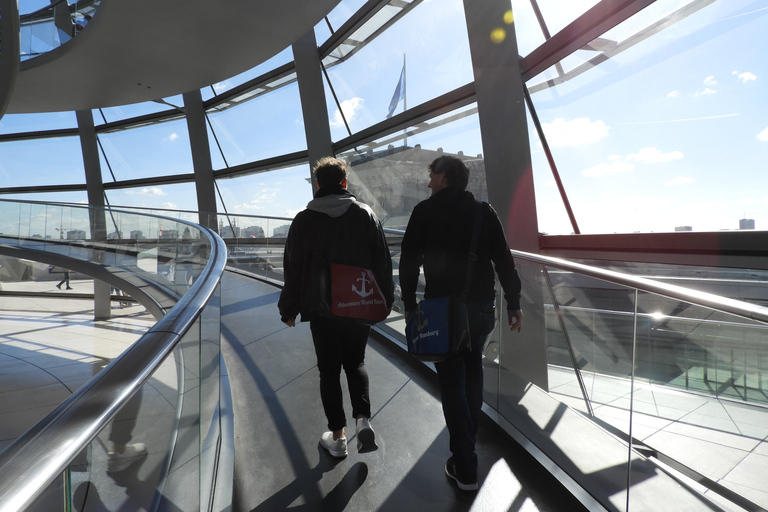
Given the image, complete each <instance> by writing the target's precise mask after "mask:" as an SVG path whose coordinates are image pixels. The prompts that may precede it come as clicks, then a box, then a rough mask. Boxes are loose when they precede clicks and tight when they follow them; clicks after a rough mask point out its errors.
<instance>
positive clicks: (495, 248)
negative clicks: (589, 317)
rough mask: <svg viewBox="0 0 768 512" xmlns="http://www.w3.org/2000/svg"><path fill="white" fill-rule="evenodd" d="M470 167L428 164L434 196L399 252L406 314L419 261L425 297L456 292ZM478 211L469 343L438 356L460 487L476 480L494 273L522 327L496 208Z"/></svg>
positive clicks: (464, 247)
mask: <svg viewBox="0 0 768 512" xmlns="http://www.w3.org/2000/svg"><path fill="white" fill-rule="evenodd" d="M468 183H469V169H468V168H467V167H466V165H464V162H462V161H461V160H459V159H458V158H455V157H452V156H441V157H439V158H437V159H435V160H434V161H433V162H432V163H431V164H430V165H429V184H428V187H429V188H430V189H432V194H431V196H430V197H429V198H428V199H426V200H424V201H422V202H420V203H419V204H417V205H416V207H415V208H414V209H413V213H412V214H411V217H410V219H409V221H408V227H407V228H406V231H405V236H404V237H403V243H402V253H401V255H400V286H401V288H402V292H403V304H404V307H405V315H406V321H407V319H408V318H410V315H411V314H412V312H413V311H414V310H415V309H416V287H417V284H418V279H419V268H420V267H423V268H424V278H425V281H426V286H425V289H424V298H426V299H429V298H434V297H444V296H448V295H453V294H461V292H462V289H463V287H464V284H465V277H466V274H467V267H468V262H469V248H470V243H471V238H472V229H473V226H474V216H475V211H476V208H475V205H476V203H477V201H476V200H475V198H474V196H473V195H472V193H471V192H469V191H467V190H466V188H467V184H468ZM480 211H482V218H481V221H480V222H481V223H480V234H479V240H478V244H477V250H476V256H477V260H476V261H475V263H474V268H473V274H472V283H471V286H470V289H469V295H468V297H467V311H468V318H469V332H470V340H471V345H472V350H471V352H469V353H465V354H462V355H460V356H458V357H456V358H454V359H451V360H448V361H445V362H438V363H435V369H436V370H437V376H438V381H439V383H440V398H441V401H442V404H443V414H444V416H445V423H446V426H447V427H448V433H449V436H450V451H451V453H452V456H451V457H450V458H449V459H448V461H447V462H446V464H445V474H446V475H447V476H448V477H449V478H451V479H452V480H454V481H455V482H456V484H457V485H458V487H459V488H460V489H462V490H466V491H472V490H476V489H477V488H478V484H477V454H476V453H475V439H476V436H477V430H478V426H479V422H480V412H481V407H482V405H483V362H482V354H483V346H484V345H485V342H486V340H487V339H488V336H489V335H490V333H491V331H492V330H493V327H494V324H495V304H494V301H495V297H496V291H495V289H494V287H495V276H494V269H495V272H496V274H498V276H499V280H500V282H501V286H502V288H503V289H504V298H505V301H506V303H507V308H506V309H507V316H508V319H509V327H510V329H512V330H513V331H518V332H520V329H521V327H522V324H523V312H522V310H521V309H520V291H521V283H520V278H519V276H518V275H517V270H516V269H515V262H514V260H513V258H512V255H511V253H510V251H509V245H508V244H507V239H506V236H505V235H504V229H503V227H502V225H501V222H500V220H499V217H498V215H497V214H496V211H495V210H494V209H493V207H492V206H491V205H489V204H488V203H482V208H481V210H480Z"/></svg>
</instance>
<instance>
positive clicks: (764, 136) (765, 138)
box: [757, 128, 768, 142]
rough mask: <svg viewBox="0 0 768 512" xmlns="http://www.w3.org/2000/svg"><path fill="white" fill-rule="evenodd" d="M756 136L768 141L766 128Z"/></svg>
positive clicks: (767, 129)
mask: <svg viewBox="0 0 768 512" xmlns="http://www.w3.org/2000/svg"><path fill="white" fill-rule="evenodd" d="M757 138H758V139H760V140H762V141H763V142H768V128H766V129H765V130H763V131H761V132H760V133H758V134H757Z"/></svg>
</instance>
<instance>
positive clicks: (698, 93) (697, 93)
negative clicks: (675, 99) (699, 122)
mask: <svg viewBox="0 0 768 512" xmlns="http://www.w3.org/2000/svg"><path fill="white" fill-rule="evenodd" d="M716 93H717V91H714V90H712V89H710V88H709V87H707V88H706V89H704V90H703V91H697V92H695V93H693V95H694V96H695V97H697V98H698V97H699V96H706V95H708V94H716Z"/></svg>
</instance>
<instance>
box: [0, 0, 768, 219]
mask: <svg viewBox="0 0 768 512" xmlns="http://www.w3.org/2000/svg"><path fill="white" fill-rule="evenodd" d="M37 3H38V4H40V6H42V5H46V4H47V2H37ZM360 3H361V2H360V1H359V0H356V1H352V2H346V1H345V2H342V4H340V6H339V8H338V9H337V11H335V12H334V13H332V15H331V19H332V23H333V24H334V25H335V26H336V27H338V25H339V24H340V23H341V21H342V20H343V19H344V17H345V16H346V15H347V13H348V12H351V11H352V10H353V9H355V8H357V6H359V4H360ZM596 3H597V1H596V0H588V1H581V0H571V1H569V2H561V1H557V0H539V5H540V6H541V10H542V12H543V14H544V16H545V18H546V20H547V24H548V26H549V27H550V31H551V32H552V33H554V32H556V31H557V30H559V29H561V28H562V27H564V26H566V25H567V24H568V23H570V22H571V21H572V20H573V19H575V18H576V17H577V16H578V15H580V14H581V13H583V12H584V11H585V10H587V9H588V8H589V7H592V6H593V5H595V4H596ZM32 4H33V3H32V2H24V1H22V2H21V4H20V9H21V10H22V12H28V11H30V10H34V9H31V8H29V6H30V5H32ZM513 5H514V12H515V25H514V26H515V30H517V35H518V41H519V47H520V51H521V53H522V54H527V53H528V52H530V51H531V50H532V49H533V48H535V47H536V45H538V44H540V43H541V42H542V41H543V36H542V35H541V31H540V29H539V27H538V25H537V24H536V22H535V19H533V15H532V11H531V9H530V6H529V3H528V2H527V0H519V1H518V0H515V1H514V2H513ZM691 5H694V3H693V2H691V1H690V0H667V1H665V0H658V1H657V2H655V3H654V4H653V5H652V6H651V7H649V8H647V9H645V10H644V11H642V12H641V13H640V15H638V16H636V17H634V18H633V19H631V20H629V21H628V22H626V23H624V24H623V25H621V26H619V27H617V28H615V29H613V30H612V31H610V32H609V33H607V34H605V35H604V36H603V38H604V39H606V40H609V41H614V42H622V41H624V40H626V39H627V38H628V37H630V36H632V35H633V34H636V33H638V31H640V30H642V29H643V28H645V27H647V26H649V25H651V24H652V23H654V22H656V21H657V20H659V19H662V18H663V17H664V16H667V15H668V14H670V13H672V12H675V11H676V10H677V9H679V8H682V7H684V6H689V7H690V6H691ZM337 14H338V15H337ZM767 15H768V6H766V5H765V2H764V1H749V0H727V1H726V0H720V1H718V2H714V3H712V4H711V5H709V6H706V7H704V8H702V9H701V10H699V11H697V12H694V13H693V14H691V15H690V16H688V17H687V18H685V19H683V20H682V21H680V22H678V23H676V24H672V25H671V26H670V27H668V28H666V29H665V30H663V31H661V32H660V33H658V34H656V35H653V36H651V37H649V38H648V39H645V40H642V41H640V42H638V43H637V44H636V45H634V46H631V47H629V48H628V49H626V50H624V51H622V52H621V53H618V54H616V55H613V56H611V58H610V59H608V61H606V62H604V63H602V64H600V65H599V66H597V67H596V68H593V69H590V70H588V71H586V72H585V73H583V74H581V75H579V76H576V77H574V78H572V79H570V80H569V81H567V82H566V83H564V84H562V85H559V86H557V87H555V88H550V89H544V90H540V91H538V92H535V93H534V94H533V100H534V104H535V105H536V109H537V113H538V115H539V117H540V120H541V121H542V123H543V126H544V130H545V133H546V134H547V137H548V141H549V144H550V146H551V149H552V151H553V154H554V157H555V161H556V164H557V166H558V170H559V172H560V175H561V178H562V180H563V183H564V185H565V188H566V191H567V193H568V195H569V199H570V201H571V205H572V207H573V210H574V213H575V215H576V217H577V220H578V222H579V226H580V228H581V231H582V232H583V233H601V232H603V233H611V232H632V231H645V232H647V231H671V230H673V229H674V228H675V227H676V226H683V225H689V226H692V228H693V229H694V230H695V231H705V230H719V229H736V228H738V221H739V219H741V218H743V217H748V218H753V219H755V223H756V226H757V229H768V187H766V186H765V184H764V183H765V181H766V180H765V179H764V178H763V177H762V175H763V174H764V172H763V169H762V168H763V167H764V165H765V164H764V163H763V162H764V160H765V157H766V156H768V102H766V100H765V98H766V92H768V89H767V88H766V78H768V59H765V58H764V56H763V49H764V48H766V47H768V44H766V43H767V42H766V41H765V39H766V34H768V16H767ZM499 24H500V27H504V26H505V25H504V22H503V20H500V23H499ZM326 32H327V31H326ZM317 33H318V34H319V41H318V43H319V44H321V43H322V38H323V37H325V36H324V35H323V29H322V28H319V29H318V31H317ZM403 54H406V59H407V101H408V106H409V107H412V106H414V105H417V104H419V103H422V102H424V101H427V100H429V99H431V98H432V97H434V96H436V95H439V94H442V93H445V92H448V91H450V90H453V89H455V88H457V87H460V86H462V85H464V84H466V83H468V82H470V81H471V80H472V68H471V60H470V56H469V47H468V44H467V41H466V34H465V28H464V20H463V5H462V2H461V0H440V1H439V2H438V1H437V0H431V1H430V0H426V1H424V2H422V3H421V4H420V5H419V6H418V7H416V8H415V9H413V11H412V12H411V13H410V14H409V15H408V16H406V17H405V18H404V19H403V20H401V21H399V22H398V23H397V24H395V26H394V27H392V28H391V29H390V30H388V31H387V32H386V33H385V34H384V35H383V36H381V37H379V38H378V39H377V40H375V41H373V42H372V43H370V44H369V45H368V46H367V47H366V48H364V49H363V50H361V51H360V52H359V54H358V55H357V56H356V57H354V58H352V59H350V61H348V62H346V63H344V64H341V65H339V66H336V67H333V68H331V69H329V75H330V77H331V81H332V82H333V85H334V89H335V91H336V94H337V95H338V97H339V100H340V101H341V104H342V109H343V110H344V112H345V114H346V116H347V120H348V122H349V123H350V125H351V127H352V130H353V131H358V130H361V129H363V128H366V127H368V126H371V125H373V124H375V123H377V122H380V121H382V120H383V119H384V118H385V116H386V113H387V107H388V105H389V101H390V99H391V97H392V93H393V92H394V89H395V86H396V85H397V81H398V78H399V75H400V71H401V69H402V65H403ZM592 56H594V52H587V51H579V52H577V53H576V54H574V55H572V56H570V57H569V58H567V59H566V60H565V61H564V63H563V65H564V68H565V69H566V71H568V70H571V69H573V68H575V67H577V66H579V65H581V64H582V63H584V62H585V61H586V60H587V59H589V58H591V57H592ZM286 59H290V52H288V55H287V56H286V55H285V54H284V55H282V56H280V57H279V60H281V61H284V60H286ZM259 72H261V71H259ZM257 74H258V73H253V75H254V76H255V75H257ZM554 76H555V75H554V73H553V72H552V70H549V71H547V72H545V73H544V74H542V75H540V76H538V77H535V78H534V79H533V80H531V81H530V82H529V83H528V86H529V87H532V86H535V84H538V83H540V82H542V81H544V80H545V79H548V78H553V77H554ZM237 83H238V82H237V80H236V79H233V80H231V81H224V82H222V83H220V84H215V88H216V89H217V90H223V89H227V88H230V87H233V86H234V85H236V84H237ZM270 96H271V95H267V96H265V97H264V99H263V100H257V101H256V102H253V106H251V107H247V108H246V107H242V106H241V107H239V108H235V109H232V111H231V112H232V113H231V114H222V115H221V116H220V117H221V121H220V122H218V121H217V120H214V121H212V122H213V123H214V127H215V128H216V130H217V136H218V137H219V139H220V142H221V143H222V146H223V147H224V148H225V149H224V150H225V153H226V156H227V161H228V163H229V165H230V166H231V165H238V164H239V163H243V162H245V161H250V160H254V159H258V158H266V157H269V156H277V155H278V154H280V153H282V152H288V151H292V150H296V148H301V147H303V146H304V145H305V142H304V141H303V124H302V119H301V111H300V105H299V102H298V91H297V90H296V88H295V86H292V87H291V86H289V87H288V88H284V89H283V90H282V92H280V93H279V94H275V95H274V96H273V97H272V98H271V99H270ZM278 97H279V98H278ZM327 97H328V116H329V122H330V123H331V127H332V136H333V138H334V140H339V139H341V138H343V137H345V136H346V129H345V128H344V126H343V123H341V122H340V115H339V113H338V109H337V107H336V105H335V103H334V102H333V99H332V97H331V96H330V94H328V95H327ZM179 101H180V100H179ZM140 108H141V107H140V106H136V107H131V106H128V107H124V108H123V109H122V110H125V111H126V112H131V111H132V110H134V109H140ZM152 108H157V106H156V105H153V106H152ZM402 108H403V105H402V103H401V104H400V105H399V106H398V109H397V111H396V112H400V111H402ZM239 109H241V110H240V111H239V113H238V110H239ZM255 112H259V115H255ZM52 116H59V117H61V120H57V121H56V122H61V123H63V124H65V125H66V124H67V123H70V122H71V120H70V118H74V116H73V115H71V114H61V115H56V114H51V115H48V117H47V118H46V119H47V121H46V122H49V121H48V120H50V119H52ZM67 116H69V117H67ZM28 123H29V120H28V119H25V118H24V116H6V117H5V118H4V119H3V120H2V123H0V128H2V129H3V130H4V131H23V130H21V129H19V128H17V126H21V125H26V124H28ZM43 124H45V123H43ZM42 128H43V127H40V128H35V129H42ZM142 130H146V131H145V132H143V133H137V134H136V136H134V135H130V134H124V135H116V136H114V137H113V138H114V142H113V141H107V145H108V146H110V145H111V147H110V148H109V151H111V153H109V154H111V155H112V156H111V157H110V163H111V164H112V165H113V167H114V168H115V174H116V176H117V178H118V179H126V178H127V176H129V175H133V176H143V175H155V174H168V173H173V172H183V170H180V165H181V167H184V166H185V165H188V162H189V158H188V156H183V155H184V154H185V153H186V152H188V146H189V142H188V140H187V139H186V133H185V130H184V127H183V126H182V125H181V124H180V123H164V124H162V125H159V126H157V127H154V128H152V129H151V130H150V129H142ZM530 130H531V134H530V135H531V137H530V138H531V144H532V149H533V163H534V176H535V186H536V189H537V205H538V211H539V227H540V230H541V231H544V232H548V233H569V232H571V227H570V224H569V222H568V219H567V216H566V215H565V211H564V209H563V207H562V202H561V200H560V198H559V194H558V192H557V190H556V188H555V187H554V180H553V179H552V174H551V172H550V170H549V168H548V165H547V163H546V160H545V158H544V154H543V151H542V149H541V146H540V144H539V142H538V139H537V137H535V134H533V133H532V132H533V128H532V126H531V128H530ZM510 136H513V135H512V134H511V135H510ZM150 139H151V142H148V141H149V140H150ZM408 143H409V145H414V144H419V143H420V144H422V145H423V146H424V147H428V148H430V149H436V147H444V149H445V150H446V151H449V152H457V151H464V152H465V153H466V154H472V155H474V154H480V153H482V152H483V151H482V143H481V140H480V137H479V133H478V129H477V119H476V117H474V118H472V117H470V118H468V119H467V120H465V121H464V122H463V123H461V124H456V125H453V126H450V127H444V128H442V129H441V130H436V131H435V132H433V133H431V134H430V133H426V134H423V135H420V136H416V137H411V138H409V140H408ZM136 145H140V146H141V147H142V148H143V149H142V151H141V152H136V151H134V150H132V149H131V148H132V147H136ZM433 146H434V147H433ZM164 158H168V160H167V161H166V160H165V159H164ZM171 158H172V159H173V161H171V160H170V159H171ZM238 159H240V160H238ZM52 163H53V162H52ZM180 163H181V164H180ZM5 165H6V166H8V165H9V164H8V163H6V164H5ZM61 165H62V164H61V162H58V163H56V164H55V165H52V166H51V168H52V169H57V172H58V175H61V174H62V173H63V174H66V173H67V172H72V173H73V174H76V173H81V172H82V170H81V167H82V166H81V165H80V166H79V167H78V166H77V165H76V164H73V167H72V169H70V170H68V171H61V170H60V167H61ZM223 165H224V164H223V162H222V161H221V157H219V156H217V155H216V154H214V166H215V167H216V168H221V167H223ZM38 166H39V168H44V167H45V165H43V164H38ZM36 168H37V167H36ZM12 171H13V170H12V169H9V168H7V167H6V168H4V165H3V162H2V161H0V177H2V176H3V173H4V172H5V175H6V176H7V175H9V173H11V172H12ZM36 172H37V171H36ZM105 173H106V170H105ZM307 175H308V169H307V167H306V166H299V167H294V168H290V169H289V170H287V171H286V170H283V171H273V172H270V173H264V174H260V175H254V176H250V177H248V178H246V179H244V180H242V181H236V180H225V181H222V182H221V183H220V189H221V193H222V195H223V196H224V200H225V202H226V203H227V208H228V210H229V211H230V212H234V213H250V214H259V215H275V216H292V215H293V214H295V213H296V211H298V210H300V209H301V208H303V207H304V205H305V204H306V202H307V201H308V200H309V198H310V197H311V190H309V186H308V185H307V184H306V176H307ZM45 180H46V178H44V177H43V178H41V181H45ZM424 185H425V187H426V182H425V184H424ZM190 190H191V187H189V186H182V185H179V186H158V187H145V188H139V189H135V190H130V191H118V192H112V193H111V194H112V195H111V197H110V200H111V201H112V202H113V203H114V204H131V205H134V204H135V205H144V206H148V207H149V206H153V207H161V206H162V207H168V208H180V209H194V208H195V204H194V194H193V193H190ZM83 198H84V195H83Z"/></svg>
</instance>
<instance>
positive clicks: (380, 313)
mask: <svg viewBox="0 0 768 512" xmlns="http://www.w3.org/2000/svg"><path fill="white" fill-rule="evenodd" d="M331 315H333V316H337V317H344V318H356V319H358V320H362V321H363V322H365V323H369V324H375V323H377V322H381V321H382V320H384V319H385V318H387V316H389V311H388V310H387V302H386V301H385V300H384V294H382V293H381V290H380V289H379V285H378V283H377V282H376V277H374V275H373V272H372V271H370V270H368V269H367V268H363V267H356V266H353V265H342V264H339V263H331Z"/></svg>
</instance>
